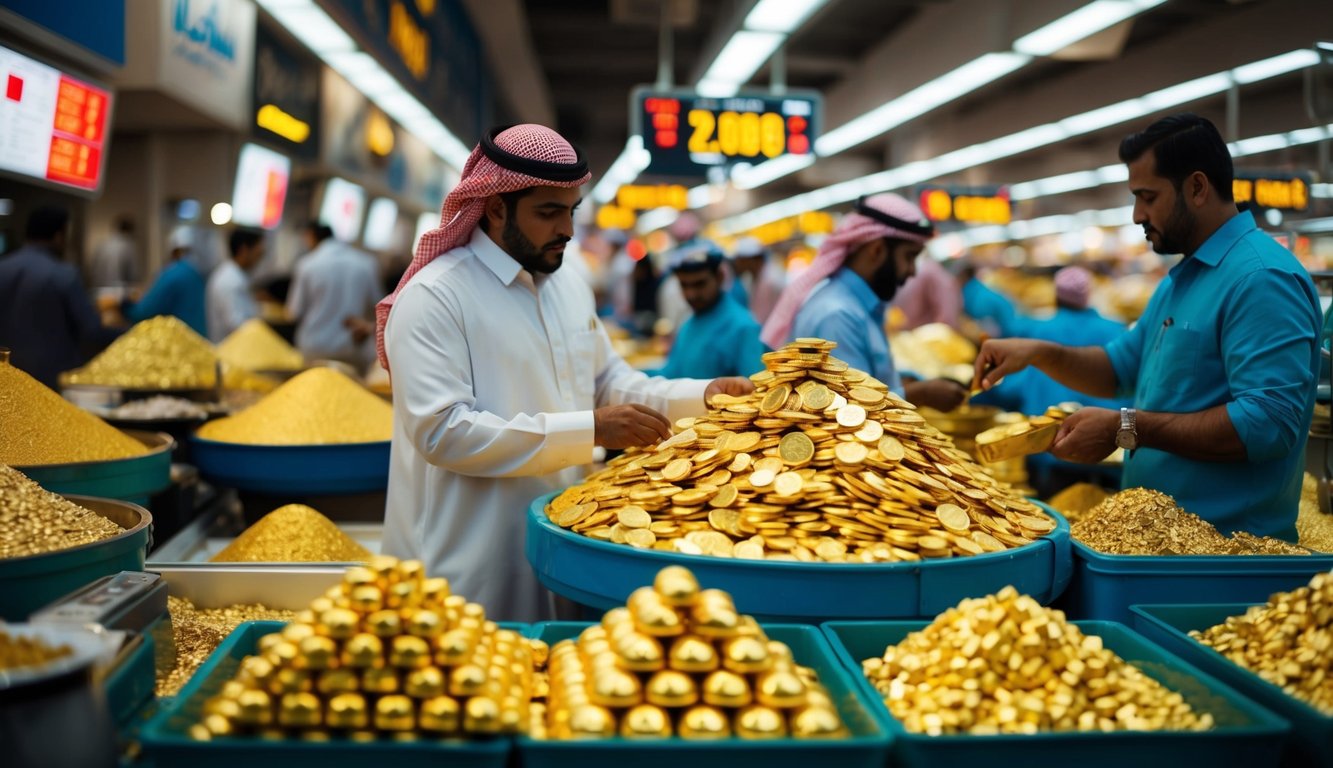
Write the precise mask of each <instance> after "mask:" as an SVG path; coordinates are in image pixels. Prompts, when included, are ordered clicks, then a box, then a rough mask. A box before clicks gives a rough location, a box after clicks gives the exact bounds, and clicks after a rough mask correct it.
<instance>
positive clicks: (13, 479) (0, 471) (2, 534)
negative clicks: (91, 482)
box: [0, 464, 125, 560]
mask: <svg viewBox="0 0 1333 768" xmlns="http://www.w3.org/2000/svg"><path fill="white" fill-rule="evenodd" d="M124 532H125V529H123V528H121V527H120V526H119V525H116V524H115V523H113V522H111V521H110V520H108V519H106V518H105V517H102V516H101V515H99V514H97V513H95V512H92V511H90V510H87V509H84V508H83V507H80V506H79V505H77V504H75V503H73V502H71V501H67V500H66V499H64V498H63V497H61V496H57V495H55V494H54V493H50V492H49V491H46V490H45V489H43V488H42V487H41V486H40V485H38V484H36V483H34V482H33V481H31V480H29V479H28V478H27V477H25V476H24V475H23V473H22V472H19V471H18V470H17V469H14V468H12V467H7V466H5V465H4V464H0V560H3V559H6V558H10V557H27V556H28V555H40V554H43V553H45V552H56V551H59V550H62V549H69V548H71V547H77V546H81V545H83V544H92V543H93V542H96V541H102V540H103V539H109V538H111V537H112V536H117V535H119V534H122V533H124Z"/></svg>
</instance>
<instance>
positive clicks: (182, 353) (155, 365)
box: [60, 315, 218, 389]
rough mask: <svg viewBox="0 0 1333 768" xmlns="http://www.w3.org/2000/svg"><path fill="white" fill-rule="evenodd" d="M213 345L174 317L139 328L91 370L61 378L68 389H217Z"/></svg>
mask: <svg viewBox="0 0 1333 768" xmlns="http://www.w3.org/2000/svg"><path fill="white" fill-rule="evenodd" d="M217 362H218V359H217V355H216V354H215V353H214V352H213V345H212V344H209V343H208V340H207V339H205V338H204V337H202V336H200V335H199V334H197V333H195V332H194V330H193V329H191V328H190V326H188V325H186V324H185V323H183V322H181V321H180V319H178V318H176V317H173V316H171V315H159V316H158V317H154V318H150V319H148V320H144V321H143V322H141V323H136V324H135V326H134V327H133V328H131V329H130V330H129V331H127V332H126V333H125V334H124V335H123V336H121V337H120V338H118V339H116V340H115V341H113V342H111V346H109V347H107V348H106V349H105V350H103V351H102V353H101V354H100V355H98V356H97V357H94V358H93V359H92V360H91V361H90V362H89V363H88V364H87V365H85V366H84V367H82V368H77V369H75V370H73V371H69V372H67V373H64V374H61V376H60V383H61V384H62V385H66V386H68V385H79V384H88V385H97V386H104V387H121V388H124V389H212V388H213V387H215V386H217V383H218V379H217Z"/></svg>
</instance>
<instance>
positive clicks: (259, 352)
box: [218, 317, 305, 371]
mask: <svg viewBox="0 0 1333 768" xmlns="http://www.w3.org/2000/svg"><path fill="white" fill-rule="evenodd" d="M218 357H220V358H222V362H223V363H225V364H227V365H229V366H233V367H236V368H243V369H245V370H247V371H299V370H301V366H303V365H305V359H304V358H303V357H302V356H301V353H300V352H298V351H297V349H296V347H293V346H292V345H291V344H288V343H287V341H286V340H285V339H283V338H282V337H281V336H279V335H278V334H277V333H276V332H275V331H274V330H273V329H272V328H270V327H269V325H268V323H266V322H264V321H263V320H260V319H259V318H257V317H256V318H252V319H250V320H246V321H245V322H244V323H241V326H240V327H239V328H237V329H236V330H234V331H232V332H231V334H229V335H228V336H227V338H225V339H223V340H222V343H220V344H218Z"/></svg>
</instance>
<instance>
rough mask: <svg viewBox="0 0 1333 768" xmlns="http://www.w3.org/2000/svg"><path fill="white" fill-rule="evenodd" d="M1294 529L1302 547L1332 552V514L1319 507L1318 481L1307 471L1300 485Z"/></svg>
mask: <svg viewBox="0 0 1333 768" xmlns="http://www.w3.org/2000/svg"><path fill="white" fill-rule="evenodd" d="M1296 531H1297V533H1299V534H1300V542H1301V546H1302V547H1306V548H1308V549H1311V550H1314V551H1315V552H1333V515H1329V514H1325V513H1324V512H1323V511H1321V510H1320V509H1319V481H1318V480H1315V479H1314V476H1313V475H1311V474H1310V473H1309V472H1306V473H1305V481H1304V483H1303V485H1302V486H1301V503H1300V511H1299V512H1298V513H1297V515H1296Z"/></svg>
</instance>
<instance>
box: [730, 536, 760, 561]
mask: <svg viewBox="0 0 1333 768" xmlns="http://www.w3.org/2000/svg"><path fill="white" fill-rule="evenodd" d="M731 555H732V557H735V558H737V559H739V560H763V559H764V545H763V544H761V543H759V542H757V541H754V540H747V541H742V542H740V543H738V544H736V545H735V546H734V547H732V548H731Z"/></svg>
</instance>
